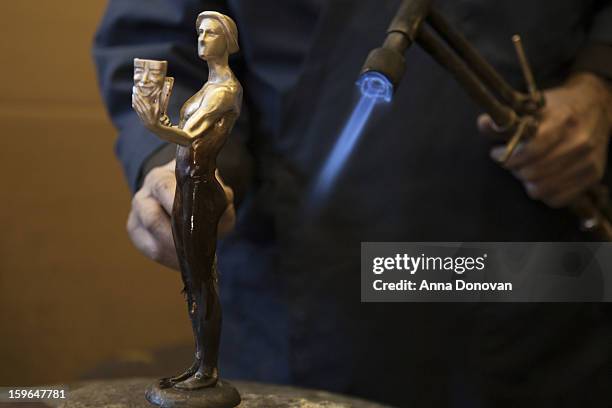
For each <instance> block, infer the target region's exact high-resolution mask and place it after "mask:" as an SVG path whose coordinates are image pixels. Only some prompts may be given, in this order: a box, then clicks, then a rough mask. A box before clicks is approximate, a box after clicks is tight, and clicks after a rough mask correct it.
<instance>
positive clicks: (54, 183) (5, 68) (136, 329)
mask: <svg viewBox="0 0 612 408" xmlns="http://www.w3.org/2000/svg"><path fill="white" fill-rule="evenodd" d="M105 3H106V2H105V1H104V0H88V1H76V0H54V1H40V0H25V1H21V2H8V1H7V2H3V3H2V7H1V9H2V15H3V19H2V20H3V26H2V34H3V38H4V39H3V41H2V42H0V51H1V52H0V63H1V66H2V69H1V72H2V83H3V84H2V86H1V89H2V92H1V93H0V122H1V123H3V124H4V125H3V126H4V130H3V131H2V136H1V137H2V149H0V163H1V165H0V166H1V167H0V169H1V171H0V186H1V187H2V194H1V196H0V197H2V198H1V200H0V221H1V228H2V232H1V233H0V386H3V385H4V386H6V385H36V384H48V383H63V382H71V381H75V380H77V379H79V378H84V377H88V376H89V377H91V376H96V375H104V374H105V372H108V371H113V368H112V367H116V366H117V365H119V366H122V367H124V368H125V367H128V369H127V371H129V370H130V369H129V367H132V368H135V371H136V372H138V370H139V369H138V367H141V366H146V365H149V364H151V363H152V361H153V359H154V358H155V355H154V354H153V352H152V351H153V350H159V349H165V348H166V349H167V348H169V349H172V348H173V347H174V346H175V345H184V344H189V342H190V341H191V340H190V339H191V334H190V330H189V323H188V319H187V313H186V312H185V308H184V304H183V300H182V296H181V295H180V290H181V284H180V277H179V275H178V273H175V272H172V271H170V270H167V269H164V268H163V267H160V266H157V265H156V264H154V263H152V262H150V261H148V260H146V259H145V258H144V257H143V256H141V255H140V254H139V253H138V252H137V251H136V249H135V248H134V247H133V246H132V245H131V243H130V241H129V239H128V237H127V233H126V232H125V220H126V216H127V213H128V210H129V206H130V199H131V197H130V194H129V191H128V189H127V187H126V184H125V182H124V180H123V175H122V173H121V169H120V167H119V164H118V163H117V161H116V160H115V158H114V155H113V143H114V138H115V131H114V129H113V127H112V126H111V124H110V121H109V120H108V119H107V116H106V113H105V111H104V108H103V106H102V103H101V100H100V97H99V95H98V91H97V85H96V78H95V71H94V66H93V63H92V59H91V56H90V46H91V42H92V38H93V35H94V32H95V29H96V26H97V24H98V21H99V20H100V18H101V16H102V13H103V11H104V8H105ZM190 362H191V360H185V361H179V362H178V364H177V367H180V368H184V367H186V366H187V365H188V364H189V363H190ZM171 364H172V363H171ZM183 366H184V367H183ZM109 367H111V368H109ZM130 374H131V373H130ZM143 374H145V373H144V372H143ZM166 374H172V373H171V372H166Z"/></svg>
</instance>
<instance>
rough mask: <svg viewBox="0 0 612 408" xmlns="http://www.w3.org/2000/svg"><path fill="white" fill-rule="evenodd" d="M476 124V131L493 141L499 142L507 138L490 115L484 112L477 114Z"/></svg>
mask: <svg viewBox="0 0 612 408" xmlns="http://www.w3.org/2000/svg"><path fill="white" fill-rule="evenodd" d="M476 124H477V126H478V131H479V132H480V133H482V134H483V135H486V136H487V137H488V138H490V139H491V140H493V141H500V142H501V141H503V140H505V139H506V138H507V133H506V132H504V130H503V129H501V128H500V127H499V126H497V124H496V123H495V122H494V121H493V119H492V118H491V116H489V115H487V114H486V113H484V114H482V115H480V116H478V119H477V121H476Z"/></svg>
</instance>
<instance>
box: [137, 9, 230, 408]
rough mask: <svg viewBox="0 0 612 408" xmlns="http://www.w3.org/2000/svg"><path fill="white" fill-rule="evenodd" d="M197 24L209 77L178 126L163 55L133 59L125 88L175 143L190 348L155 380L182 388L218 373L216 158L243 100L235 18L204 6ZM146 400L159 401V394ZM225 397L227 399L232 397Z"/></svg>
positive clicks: (178, 238)
mask: <svg viewBox="0 0 612 408" xmlns="http://www.w3.org/2000/svg"><path fill="white" fill-rule="evenodd" d="M196 29H197V33H198V54H199V56H200V58H202V59H203V60H205V61H206V62H207V63H208V68H209V75H208V81H207V82H206V83H205V84H204V86H203V87H202V88H201V89H200V90H199V91H198V92H197V93H196V94H195V95H193V96H192V97H191V98H190V99H189V100H187V102H185V104H184V105H183V107H182V109H181V112H180V122H179V123H178V125H173V124H172V123H170V121H169V119H168V118H167V116H166V115H165V106H167V99H168V98H169V94H170V89H171V86H172V82H171V80H170V81H168V78H166V76H165V75H166V64H165V62H164V61H151V60H140V59H136V60H134V92H133V95H132V101H133V102H132V104H133V107H134V109H135V110H136V112H137V113H138V115H139V117H140V118H141V120H142V121H143V123H144V125H145V126H146V127H147V128H148V129H149V130H151V131H152V132H153V133H155V134H156V135H157V136H158V137H160V138H162V139H164V140H166V141H169V142H172V143H176V144H178V146H177V152H176V180H177V185H176V193H175V198H174V206H173V209H172V232H173V236H174V242H175V246H176V251H177V255H178V259H179V264H180V269H181V276H182V279H183V283H184V285H185V289H184V291H185V297H186V300H187V310H188V312H189V317H190V319H191V324H192V329H193V333H194V337H195V344H196V351H195V359H194V362H193V364H192V365H191V367H189V368H188V369H187V370H186V371H185V372H184V373H182V374H179V375H177V376H174V377H170V378H165V379H162V380H161V381H160V383H159V388H160V389H164V388H174V389H177V390H185V391H186V392H187V391H188V390H197V389H202V388H207V387H215V386H216V384H217V381H218V378H219V374H218V368H217V360H218V354H219V339H220V334H221V304H220V301H219V287H218V282H217V278H218V275H217V267H216V265H217V263H216V255H215V253H216V243H217V242H216V240H217V224H218V222H219V218H220V217H221V215H222V214H223V212H224V211H225V209H226V208H227V206H228V202H227V198H226V195H225V192H224V189H223V187H222V186H221V184H220V183H219V180H218V174H217V165H216V159H217V155H218V154H219V152H220V150H221V148H222V147H223V145H224V144H225V141H226V139H227V137H228V135H229V133H230V131H231V129H232V127H233V125H234V122H235V121H236V118H237V117H238V115H239V113H240V107H241V103H242V87H241V86H240V83H239V82H238V80H237V79H236V77H235V76H234V74H233V73H232V71H231V69H230V67H229V65H228V55H229V54H230V53H233V52H236V51H238V40H237V38H238V33H237V29H236V25H235V23H234V22H233V21H232V20H231V19H230V18H229V17H227V16H225V15H223V14H220V13H217V12H211V11H207V12H203V13H201V14H200V15H199V16H198V20H197V24H196ZM175 394H176V393H174V394H172V393H166V394H164V395H166V396H168V398H170V397H171V396H172V395H175ZM209 394H210V393H209ZM159 395H161V394H159ZM202 395H204V397H203V398H205V395H207V394H202ZM211 395H212V394H211ZM151 402H154V403H156V404H160V401H159V400H155V401H151ZM228 404H229V405H228V406H234V405H232V404H233V403H232V402H231V401H228Z"/></svg>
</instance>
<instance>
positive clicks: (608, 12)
mask: <svg viewBox="0 0 612 408" xmlns="http://www.w3.org/2000/svg"><path fill="white" fill-rule="evenodd" d="M573 71H588V72H592V73H594V74H597V75H599V76H601V77H603V78H605V79H607V80H608V81H612V0H600V1H596V2H595V6H594V12H593V15H592V17H591V21H590V24H589V34H588V37H587V41H586V43H585V45H584V47H583V48H582V49H581V50H580V52H579V53H578V55H577V56H576V60H575V62H574V66H573Z"/></svg>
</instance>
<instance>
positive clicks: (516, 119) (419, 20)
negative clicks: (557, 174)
mask: <svg viewBox="0 0 612 408" xmlns="http://www.w3.org/2000/svg"><path fill="white" fill-rule="evenodd" d="M512 41H513V43H514V46H515V49H516V52H517V56H518V60H519V63H520V66H521V69H522V71H523V75H524V77H525V82H526V85H527V91H528V92H527V93H522V92H519V91H517V90H516V89H514V88H512V87H511V86H510V85H509V84H508V83H507V82H506V81H505V80H504V79H503V78H502V77H501V75H500V74H499V73H498V72H497V71H496V70H495V69H494V68H493V67H492V66H491V65H490V64H489V63H488V62H487V61H486V60H485V59H484V58H483V57H482V56H481V55H480V54H479V53H478V51H476V49H475V48H474V47H473V46H472V45H471V44H470V43H469V42H468V41H467V40H466V39H465V38H464V37H463V36H462V35H461V34H460V33H459V32H457V31H456V30H455V29H454V28H453V27H451V26H450V25H449V24H448V22H447V21H446V20H445V18H444V17H443V16H442V15H440V14H439V13H438V12H437V11H436V10H435V9H434V8H432V7H431V5H430V0H404V1H402V3H401V5H400V7H399V8H398V11H397V13H396V15H395V17H394V18H393V20H392V21H391V24H390V25H389V28H388V29H387V37H386V39H385V41H384V43H383V45H382V47H380V48H376V49H374V50H372V51H371V52H370V54H369V55H368V57H367V59H366V61H365V63H364V65H363V68H362V70H361V75H362V77H364V76H371V75H372V74H373V73H377V74H382V75H383V76H384V77H385V78H386V79H388V80H389V81H390V82H391V84H392V85H393V90H396V89H397V87H398V86H399V84H400V82H401V79H402V77H403V75H404V72H405V70H406V62H405V60H404V54H405V53H406V50H407V49H408V47H410V46H411V45H412V44H413V43H415V42H416V43H418V44H419V45H420V46H421V47H422V48H423V49H424V50H425V51H427V52H428V53H429V54H430V55H431V56H432V57H433V58H434V59H435V60H436V61H437V62H438V63H439V64H440V65H442V66H443V67H444V68H445V69H446V70H448V71H449V72H450V73H451V74H452V75H453V76H454V78H455V79H456V80H457V81H458V82H459V83H460V84H461V85H462V86H463V88H464V89H465V91H466V92H467V93H468V94H469V95H470V96H471V97H472V98H473V99H474V100H475V101H476V102H477V103H478V104H479V105H480V106H481V107H482V108H483V109H485V110H486V111H487V113H488V114H489V115H490V117H491V118H492V119H493V121H494V122H495V124H496V128H497V129H499V131H500V133H501V134H503V135H506V137H505V140H506V146H505V151H504V153H503V154H502V156H501V158H500V159H499V161H500V163H501V164H503V163H504V162H506V161H507V160H508V159H509V158H510V157H511V156H512V154H513V153H514V151H515V149H516V148H517V146H519V144H520V143H521V142H524V141H526V140H529V139H530V138H532V137H533V136H535V134H536V133H537V130H538V117H539V113H540V110H541V109H542V107H543V106H544V104H545V100H544V96H543V94H542V93H541V92H539V91H538V90H537V88H536V85H535V80H534V77H533V74H532V71H531V69H530V67H529V64H528V62H527V58H526V56H525V52H524V50H523V46H522V43H521V39H520V37H519V36H518V35H515V36H514V37H513V38H512ZM569 209H570V210H571V211H572V212H573V213H574V214H575V215H576V216H577V217H578V218H579V219H580V225H581V228H583V229H585V230H587V231H589V232H592V233H593V234H594V235H595V236H596V237H597V238H599V239H603V240H606V241H612V209H611V207H610V203H609V195H608V191H607V188H606V187H605V186H603V185H599V186H597V187H595V188H591V189H590V190H588V191H586V192H585V193H583V194H582V195H581V196H580V197H578V198H577V199H576V200H575V201H574V202H572V204H570V206H569Z"/></svg>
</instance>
